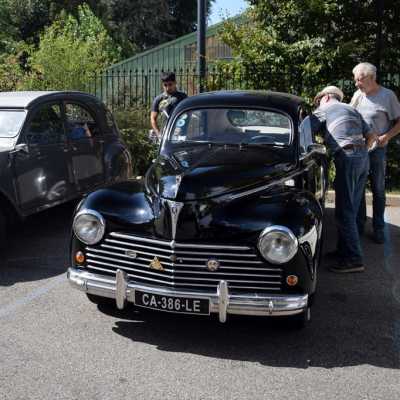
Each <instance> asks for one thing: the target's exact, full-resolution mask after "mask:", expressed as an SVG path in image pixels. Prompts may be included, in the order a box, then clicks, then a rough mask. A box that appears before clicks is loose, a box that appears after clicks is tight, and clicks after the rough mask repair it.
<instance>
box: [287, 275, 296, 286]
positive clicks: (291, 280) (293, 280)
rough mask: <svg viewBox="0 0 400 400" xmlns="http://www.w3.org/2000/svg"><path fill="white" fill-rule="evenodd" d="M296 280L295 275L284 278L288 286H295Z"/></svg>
mask: <svg viewBox="0 0 400 400" xmlns="http://www.w3.org/2000/svg"><path fill="white" fill-rule="evenodd" d="M298 281H299V278H298V277H297V276H296V275H289V276H288V277H287V278H286V283H287V284H288V285H289V286H296V285H297V282H298Z"/></svg>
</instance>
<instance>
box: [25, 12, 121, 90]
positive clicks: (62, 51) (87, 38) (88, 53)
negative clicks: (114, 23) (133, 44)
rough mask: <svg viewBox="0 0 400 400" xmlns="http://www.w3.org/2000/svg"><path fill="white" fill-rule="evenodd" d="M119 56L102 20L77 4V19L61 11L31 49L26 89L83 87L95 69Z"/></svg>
mask: <svg viewBox="0 0 400 400" xmlns="http://www.w3.org/2000/svg"><path fill="white" fill-rule="evenodd" d="M118 58H119V50H118V47H117V46H116V45H115V44H114V43H113V41H112V39H111V37H110V36H109V35H108V33H107V31H106V29H105V27H104V26H103V24H102V22H101V21H100V20H99V19H98V18H97V17H96V16H95V15H94V14H93V12H92V11H91V10H90V8H89V7H88V6H87V5H83V6H78V16H77V18H76V17H74V16H72V15H70V14H66V13H62V14H61V15H60V16H59V18H58V19H57V20H56V21H55V22H54V23H53V24H52V25H51V26H50V27H48V28H46V29H45V31H44V33H43V34H42V35H41V36H40V42H39V47H38V48H37V49H33V50H31V53H30V57H29V68H30V72H29V73H28V74H27V76H26V77H25V78H24V79H23V80H22V82H21V84H20V87H22V88H25V89H34V90H38V89H42V90H44V89H83V88H84V87H85V84H87V83H88V82H90V81H91V79H92V78H93V75H94V73H95V72H99V71H102V70H103V69H104V68H105V67H107V66H108V65H110V64H111V63H112V62H115V61H116V60H118Z"/></svg>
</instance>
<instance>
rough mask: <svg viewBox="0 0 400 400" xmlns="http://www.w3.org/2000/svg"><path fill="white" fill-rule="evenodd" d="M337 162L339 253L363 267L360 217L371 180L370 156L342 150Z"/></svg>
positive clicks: (336, 214) (336, 196) (363, 150)
mask: <svg viewBox="0 0 400 400" xmlns="http://www.w3.org/2000/svg"><path fill="white" fill-rule="evenodd" d="M334 162H335V167H336V178H335V203H336V204H335V217H336V224H337V230H338V243H337V250H338V252H339V256H340V257H341V258H342V259H343V260H345V261H348V262H350V263H355V264H362V262H363V253H362V249H361V242H360V236H359V233H358V229H357V214H358V209H359V207H360V203H361V198H362V195H363V193H364V188H365V184H366V181H367V176H368V168H369V158H368V152H367V150H366V149H354V150H339V151H337V152H336V153H335V155H334Z"/></svg>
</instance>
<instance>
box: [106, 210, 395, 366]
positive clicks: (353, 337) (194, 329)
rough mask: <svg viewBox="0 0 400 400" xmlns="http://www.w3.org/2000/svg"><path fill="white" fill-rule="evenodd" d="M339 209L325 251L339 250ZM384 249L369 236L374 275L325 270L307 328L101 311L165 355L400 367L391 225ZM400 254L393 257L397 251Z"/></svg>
mask: <svg viewBox="0 0 400 400" xmlns="http://www.w3.org/2000/svg"><path fill="white" fill-rule="evenodd" d="M332 218H333V217H332V210H329V215H328V226H329V227H330V228H329V232H328V238H330V243H328V245H327V246H326V249H325V250H326V251H329V250H332V249H333V247H334V240H333V239H334V237H335V232H334V229H333V226H334V224H333V223H329V222H332V221H333V219H332ZM388 233H389V234H390V238H389V242H388V244H387V245H385V246H379V245H376V244H374V243H373V242H372V241H370V240H369V239H368V238H365V239H364V249H365V253H366V260H367V271H366V272H365V273H363V274H349V275H346V276H338V275H336V274H332V273H330V272H328V271H327V270H326V268H325V267H324V266H322V267H321V268H320V271H319V288H318V294H317V298H316V302H315V305H314V307H313V321H312V323H311V325H310V326H308V327H307V328H306V329H304V330H302V331H296V330H293V329H292V328H291V326H290V323H289V322H288V321H287V320H285V321H283V320H281V319H268V318H256V317H251V318H250V317H230V318H229V320H228V322H227V323H226V324H220V323H219V322H217V321H216V319H215V318H214V319H209V318H204V317H192V316H176V315H173V314H164V313H160V312H147V311H138V310H137V309H136V310H135V309H134V308H133V307H132V308H129V309H127V310H124V311H116V310H115V309H113V308H112V307H107V308H100V310H101V311H102V312H104V313H106V314H110V315H112V316H114V317H116V318H119V319H120V320H119V321H117V322H116V325H115V326H114V327H113V331H114V332H115V333H116V334H118V335H122V336H124V337H127V338H129V339H131V340H133V341H135V342H143V343H147V344H150V345H154V346H157V348H158V349H159V350H162V351H171V352H182V353H194V354H199V355H203V356H207V357H216V358H222V359H227V360H241V361H249V362H258V363H260V364H265V365H269V366H276V367H293V368H308V367H310V366H312V367H323V368H333V367H345V366H354V365H361V364H370V365H376V366H380V367H386V368H399V367H400V318H399V317H400V306H399V300H400V290H399V289H400V287H399V281H398V276H399V274H398V273H396V269H397V271H399V269H400V262H399V258H400V254H399V250H398V249H399V248H400V246H399V244H400V243H399V242H400V240H399V238H400V229H399V228H398V227H397V226H395V225H389V224H388ZM394 249H395V250H396V251H397V253H396V254H394V253H393V252H392V251H393V250H394Z"/></svg>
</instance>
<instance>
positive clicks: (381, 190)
mask: <svg viewBox="0 0 400 400" xmlns="http://www.w3.org/2000/svg"><path fill="white" fill-rule="evenodd" d="M369 162H370V167H369V178H370V181H371V190H372V211H373V213H372V226H373V228H374V231H381V230H383V229H384V227H385V217H384V215H385V205H386V195H385V174H386V147H378V148H377V149H375V150H373V151H371V152H370V153H369ZM366 220H367V206H366V203H365V191H364V195H363V197H362V199H361V204H360V211H359V213H358V217H357V224H358V227H359V230H360V232H362V231H364V224H365V222H366Z"/></svg>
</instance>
